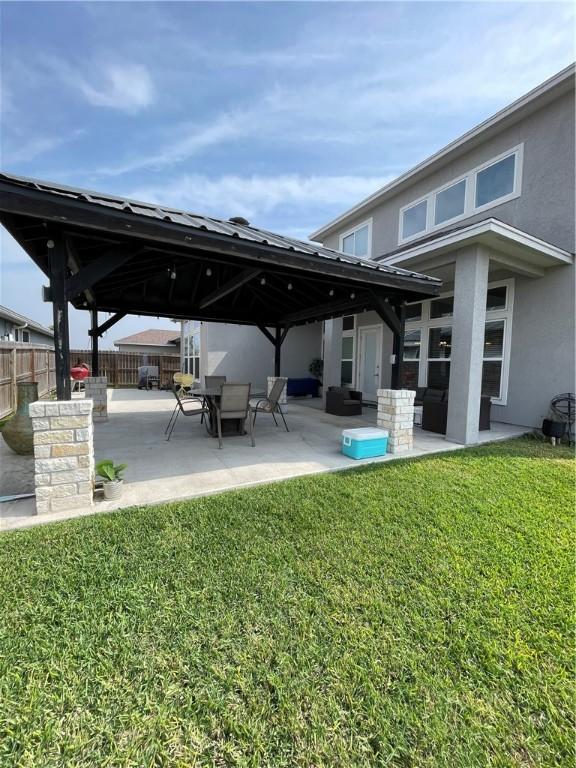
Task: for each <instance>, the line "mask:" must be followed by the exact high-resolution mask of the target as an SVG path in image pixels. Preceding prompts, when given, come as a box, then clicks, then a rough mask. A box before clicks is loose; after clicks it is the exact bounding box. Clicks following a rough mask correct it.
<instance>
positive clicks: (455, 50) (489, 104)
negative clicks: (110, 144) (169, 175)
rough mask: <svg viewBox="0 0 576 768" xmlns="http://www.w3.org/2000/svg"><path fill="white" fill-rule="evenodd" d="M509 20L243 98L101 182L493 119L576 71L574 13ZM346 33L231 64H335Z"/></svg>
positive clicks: (404, 137)
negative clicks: (227, 156)
mask: <svg viewBox="0 0 576 768" xmlns="http://www.w3.org/2000/svg"><path fill="white" fill-rule="evenodd" d="M512 7H513V6H512ZM501 16H502V17H501V21H500V23H494V22H493V21H492V22H491V23H490V22H484V21H483V19H482V15H481V13H480V11H479V10H478V8H475V12H474V14H473V13H472V11H471V15H470V23H469V24H468V25H467V26H466V27H464V28H462V27H461V26H460V27H458V34H457V36H458V39H456V32H452V31H450V29H448V30H441V33H440V34H438V35H437V38H436V41H435V44H434V45H430V46H426V47H425V50H424V52H423V53H422V55H418V56H415V57H414V58H410V57H408V58H407V57H403V58H399V59H398V60H397V61H395V62H394V63H393V64H391V62H390V60H389V59H386V57H384V58H383V60H382V61H380V60H379V59H378V58H375V57H373V56H372V55H370V57H369V59H368V60H369V62H370V67H369V68H368V69H366V66H363V67H360V69H358V68H357V67H350V68H349V71H344V72H340V73H339V75H338V76H337V77H331V78H330V79H329V80H325V79H324V80H321V81H319V80H318V77H317V75H316V72H317V70H316V68H315V69H314V74H313V76H312V77H310V78H307V79H306V80H304V81H302V80H301V78H298V79H297V81H295V82H294V81H293V80H291V79H288V80H286V79H284V80H282V81H281V82H278V83H277V84H276V85H275V86H274V87H271V88H270V87H269V88H268V89H267V90H264V91H262V92H261V93H260V94H256V95H255V96H254V97H252V98H251V99H250V97H248V98H246V97H245V96H244V98H242V97H240V98H239V100H238V103H237V105H236V107H235V108H233V109H226V110H224V111H222V112H220V113H216V114H214V116H213V117H212V118H211V119H208V120H206V121H205V122H197V123H194V122H190V121H186V122H179V123H175V124H173V125H172V126H170V131H169V138H168V139H166V140H164V141H163V142H162V143H160V144H157V145H156V146H155V147H154V150H153V151H151V152H146V151H145V149H144V148H142V147H140V153H139V155H138V156H135V157H129V158H126V159H125V160H124V161H120V162H118V163H115V164H110V165H108V166H106V167H104V168H101V169H98V170H97V171H96V175H105V176H120V175H123V174H127V173H132V172H137V171H139V170H142V169H147V170H150V169H152V170H161V169H166V168H170V167H173V166H175V165H178V164H180V163H182V162H184V161H186V160H187V159H189V158H192V157H196V156H199V155H203V154H205V153H206V152H207V151H208V150H210V149H212V148H216V147H221V146H226V145H231V144H234V143H236V144H238V143H239V142H251V143H254V144H257V143H262V142H273V143H276V144H277V145H278V146H282V145H284V146H286V145H289V144H296V143H298V144H300V145H304V144H306V143H331V144H342V145H346V144H348V145H351V146H355V147H356V148H358V147H359V146H360V145H361V144H362V143H367V142H370V143H371V144H372V146H374V145H375V144H377V143H378V141H381V142H383V143H388V144H390V142H399V143H402V144H404V145H406V144H407V143H408V141H409V140H410V139H411V136H412V135H414V134H418V133H419V135H420V138H421V137H422V136H423V135H424V134H425V133H426V131H425V123H426V121H430V120H434V119H437V118H442V117H446V116H451V115H458V114H462V113H463V112H465V111H466V110H468V109H472V108H474V109H477V108H478V105H479V104H481V105H483V106H484V107H485V115H484V116H485V117H487V116H489V114H490V113H491V112H493V111H495V110H496V109H498V108H500V107H502V106H504V105H505V104H506V103H507V102H509V101H511V100H513V99H514V98H517V97H519V96H521V95H522V93H523V92H525V91H527V90H528V89H529V88H531V87H534V86H536V85H537V84H538V83H539V82H541V81H542V80H544V79H545V78H546V77H549V76H551V75H552V74H554V72H555V71H557V70H559V69H560V68H562V67H563V66H565V65H566V64H568V63H569V61H570V56H571V53H570V51H571V49H572V51H573V48H574V46H573V39H572V23H573V20H574V14H573V11H572V9H571V8H570V7H567V6H561V7H560V8H558V7H556V9H555V13H554V14H550V15H549V16H548V17H547V16H546V15H543V14H542V11H541V8H537V9H536V10H535V11H533V10H532V9H530V8H529V7H526V6H525V7H523V9H522V10H521V11H519V10H516V11H515V12H514V13H512V12H511V11H510V10H509V7H508V10H506V12H504V11H502V14H501ZM342 32H343V30H340V31H339V30H337V29H336V30H331V38H330V39H331V43H330V44H328V43H327V37H326V33H324V35H325V36H324V38H322V39H316V38H315V39H314V40H309V41H306V40H303V41H300V44H299V46H298V48H297V49H292V48H291V49H288V50H285V51H282V50H279V51H277V52H274V54H273V56H272V55H271V52H269V51H264V52H262V53H254V54H250V53H247V54H242V53H238V52H237V51H226V53H225V54H223V55H222V56H223V58H225V59H226V60H227V62H228V60H231V61H234V60H237V59H238V60H246V61H247V62H248V61H249V62H251V63H254V64H255V63H256V61H257V60H259V59H262V60H263V61H266V60H268V59H271V60H272V61H273V60H274V59H275V58H277V59H279V60H280V59H282V57H287V58H288V59H291V58H293V57H295V53H294V51H295V50H298V51H300V49H301V48H305V47H306V43H307V42H308V48H309V49H313V50H315V51H320V54H321V55H326V56H327V57H328V56H330V55H331V53H330V51H333V50H334V48H335V47H336V48H337V49H338V51H341V50H342V48H343V47H344V48H345V46H343V45H342V46H335V43H334V40H335V39H336V40H337V39H338V37H339V35H340V34H342ZM309 33H310V31H309ZM315 34H317V32H316V33H315ZM372 44H373V41H372ZM346 50H348V52H349V48H347V49H346ZM383 50H384V49H383ZM463 51H467V52H468V53H467V55H466V56H464V55H463ZM324 52H325V53H324ZM320 54H319V55H320ZM191 55H193V56H194V55H198V54H197V52H196V53H193V54H191ZM366 61H367V60H366V57H365V58H364V64H366ZM228 63H229V62H228ZM228 63H227V64H226V66H228ZM327 71H330V67H329V66H328V69H327ZM469 127H472V125H470V126H469ZM429 149H430V148H428V151H429Z"/></svg>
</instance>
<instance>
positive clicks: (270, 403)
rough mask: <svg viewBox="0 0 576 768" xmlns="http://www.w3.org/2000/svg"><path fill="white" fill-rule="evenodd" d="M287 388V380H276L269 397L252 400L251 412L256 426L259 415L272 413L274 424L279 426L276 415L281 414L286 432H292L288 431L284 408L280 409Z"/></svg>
mask: <svg viewBox="0 0 576 768" xmlns="http://www.w3.org/2000/svg"><path fill="white" fill-rule="evenodd" d="M285 386H286V379H276V381H275V382H274V384H273V386H272V389H271V390H270V392H269V394H268V396H267V397H259V398H258V399H256V398H254V399H253V400H250V410H251V412H252V413H253V414H254V424H256V416H257V414H259V413H271V414H272V418H273V419H274V423H275V424H276V426H278V421H277V420H276V416H275V414H276V413H279V414H280V416H281V417H282V421H283V422H284V426H285V427H286V432H289V431H290V430H289V429H288V424H286V419H285V418H284V413H283V411H282V408H281V407H280V396H281V395H282V392H283V391H284V387H285Z"/></svg>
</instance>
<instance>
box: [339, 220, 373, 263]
mask: <svg viewBox="0 0 576 768" xmlns="http://www.w3.org/2000/svg"><path fill="white" fill-rule="evenodd" d="M370 231H371V221H366V222H364V224H361V225H360V226H359V227H356V229H353V230H351V231H350V232H345V233H344V234H343V235H341V236H340V250H341V251H342V252H343V253H348V254H349V255H350V256H358V258H360V259H365V258H369V256H370Z"/></svg>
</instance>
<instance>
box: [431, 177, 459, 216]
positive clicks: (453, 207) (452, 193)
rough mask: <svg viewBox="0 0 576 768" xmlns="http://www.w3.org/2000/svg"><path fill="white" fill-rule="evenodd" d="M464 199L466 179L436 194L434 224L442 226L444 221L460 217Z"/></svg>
mask: <svg viewBox="0 0 576 768" xmlns="http://www.w3.org/2000/svg"><path fill="white" fill-rule="evenodd" d="M465 198H466V179H462V181H458V182H456V184H452V186H451V187H447V188H446V189H443V190H442V191H441V192H437V193H436V202H435V205H434V224H442V222H444V221H450V219H455V218H456V216H461V215H462V214H463V213H464V200H465Z"/></svg>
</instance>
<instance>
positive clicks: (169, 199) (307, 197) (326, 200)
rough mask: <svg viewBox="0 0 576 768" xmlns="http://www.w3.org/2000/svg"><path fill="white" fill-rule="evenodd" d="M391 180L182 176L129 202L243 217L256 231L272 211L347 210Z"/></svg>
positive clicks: (139, 191) (137, 191) (143, 191)
mask: <svg viewBox="0 0 576 768" xmlns="http://www.w3.org/2000/svg"><path fill="white" fill-rule="evenodd" d="M390 180H391V179H390V177H381V176H368V177H363V176H301V175H298V174H283V175H279V176H257V175H256V176H248V177H242V176H234V175H226V176H221V177H220V178H217V179H212V178H209V177H207V176H203V175H183V176H180V177H178V178H176V179H174V180H173V181H171V182H170V183H169V184H162V185H150V186H144V187H139V188H136V189H134V190H132V193H131V194H130V195H129V197H130V198H132V199H137V200H145V201H147V202H153V203H157V204H159V205H166V206H169V207H173V208H181V209H183V210H187V211H189V212H191V213H201V214H203V215H213V216H215V217H217V218H227V217H229V216H245V217H246V218H248V219H250V220H251V221H252V222H253V223H254V224H255V225H256V226H258V221H260V222H261V221H262V219H263V217H264V216H266V215H268V214H270V213H272V212H278V211H281V212H284V211H288V210H294V209H299V208H300V209H302V208H310V207H311V206H314V207H316V206H318V205H319V204H321V205H323V206H333V205H335V206H341V207H346V206H348V205H351V204H352V203H353V202H355V201H357V200H359V199H362V198H364V197H366V196H367V195H369V194H370V193H372V192H374V191H375V190H376V189H378V188H380V187H382V186H383V185H384V184H386V183H387V182H388V181H390Z"/></svg>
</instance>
